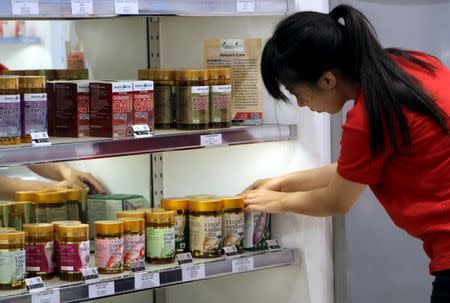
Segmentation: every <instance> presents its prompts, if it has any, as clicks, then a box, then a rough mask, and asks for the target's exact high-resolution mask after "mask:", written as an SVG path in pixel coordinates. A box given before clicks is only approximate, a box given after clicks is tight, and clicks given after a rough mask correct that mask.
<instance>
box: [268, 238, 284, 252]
mask: <svg viewBox="0 0 450 303" xmlns="http://www.w3.org/2000/svg"><path fill="white" fill-rule="evenodd" d="M266 242H267V248H268V249H269V251H278V250H281V246H280V243H278V240H275V239H272V240H267V241H266Z"/></svg>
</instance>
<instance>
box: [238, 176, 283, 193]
mask: <svg viewBox="0 0 450 303" xmlns="http://www.w3.org/2000/svg"><path fill="white" fill-rule="evenodd" d="M281 178H282V177H274V178H267V179H259V180H256V181H255V182H253V184H251V185H250V186H248V187H247V188H246V189H245V190H244V192H246V191H249V190H255V189H267V190H273V191H281V182H282V179H281Z"/></svg>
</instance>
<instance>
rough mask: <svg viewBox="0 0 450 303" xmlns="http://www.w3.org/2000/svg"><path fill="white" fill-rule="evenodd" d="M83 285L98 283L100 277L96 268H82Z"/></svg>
mask: <svg viewBox="0 0 450 303" xmlns="http://www.w3.org/2000/svg"><path fill="white" fill-rule="evenodd" d="M81 274H82V275H83V280H84V283H86V284H90V283H95V282H98V281H100V276H99V274H98V271H97V269H96V268H84V269H82V270H81Z"/></svg>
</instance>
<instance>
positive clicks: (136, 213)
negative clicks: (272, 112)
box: [116, 210, 145, 219]
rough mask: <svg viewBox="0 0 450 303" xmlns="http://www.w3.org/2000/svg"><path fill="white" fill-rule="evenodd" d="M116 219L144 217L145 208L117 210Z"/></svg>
mask: <svg viewBox="0 0 450 303" xmlns="http://www.w3.org/2000/svg"><path fill="white" fill-rule="evenodd" d="M116 218H117V219H121V218H134V219H145V210H125V211H119V212H118V213H117V214H116Z"/></svg>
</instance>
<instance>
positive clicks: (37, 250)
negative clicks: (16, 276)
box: [23, 223, 55, 280]
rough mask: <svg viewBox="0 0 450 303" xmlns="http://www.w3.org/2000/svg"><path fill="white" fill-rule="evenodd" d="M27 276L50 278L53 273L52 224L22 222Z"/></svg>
mask: <svg viewBox="0 0 450 303" xmlns="http://www.w3.org/2000/svg"><path fill="white" fill-rule="evenodd" d="M23 230H24V232H25V250H26V258H25V260H26V272H27V278H32V277H42V279H44V280H45V279H51V278H53V276H54V274H55V266H54V258H53V247H54V242H53V241H54V234H53V224H50V223H33V224H24V225H23Z"/></svg>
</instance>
